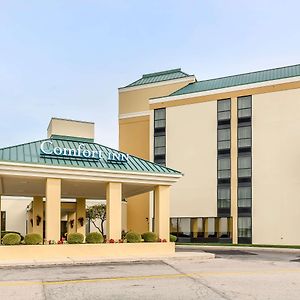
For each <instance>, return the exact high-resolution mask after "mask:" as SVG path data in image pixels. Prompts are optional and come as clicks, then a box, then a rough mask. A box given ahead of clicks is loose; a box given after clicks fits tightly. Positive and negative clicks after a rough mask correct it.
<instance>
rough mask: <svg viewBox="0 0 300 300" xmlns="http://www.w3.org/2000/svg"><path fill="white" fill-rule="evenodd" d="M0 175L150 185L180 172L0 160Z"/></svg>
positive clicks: (169, 181)
mask: <svg viewBox="0 0 300 300" xmlns="http://www.w3.org/2000/svg"><path fill="white" fill-rule="evenodd" d="M0 175H1V176H26V177H27V176H28V177H39V178H60V179H71V180H88V181H102V182H122V183H136V184H151V185H172V184H173V183H175V182H177V181H178V180H179V178H181V177H182V176H183V175H182V174H178V173H176V174H160V173H154V172H153V173H142V172H134V171H132V172H130V171H111V170H106V169H93V168H90V169H86V168H77V167H76V168H70V167H59V166H48V165H34V164H21V163H11V162H0Z"/></svg>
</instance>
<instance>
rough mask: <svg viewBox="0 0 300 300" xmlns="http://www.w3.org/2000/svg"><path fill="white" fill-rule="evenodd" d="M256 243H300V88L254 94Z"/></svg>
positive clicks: (254, 225) (254, 241)
mask: <svg viewBox="0 0 300 300" xmlns="http://www.w3.org/2000/svg"><path fill="white" fill-rule="evenodd" d="M252 122H253V125H252V126H253V127H252V128H253V175H252V176H253V243H254V244H262V243H263V244H298V245H300V233H299V232H300V230H299V229H300V171H299V170H300V168H299V167H300V89H296V90H289V91H281V92H275V93H269V94H262V95H255V96H253V121H252Z"/></svg>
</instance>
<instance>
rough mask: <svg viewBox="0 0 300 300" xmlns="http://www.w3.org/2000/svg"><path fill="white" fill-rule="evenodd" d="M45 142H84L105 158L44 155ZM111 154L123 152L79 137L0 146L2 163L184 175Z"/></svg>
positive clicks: (75, 146)
mask: <svg viewBox="0 0 300 300" xmlns="http://www.w3.org/2000/svg"><path fill="white" fill-rule="evenodd" d="M44 141H51V142H52V143H53V147H60V148H67V149H78V147H79V145H80V144H83V145H84V149H87V150H89V151H99V150H100V151H101V153H102V155H103V159H92V158H84V157H69V156H52V155H51V156H50V155H44V154H41V144H42V143H43V142H44ZM109 153H115V154H118V153H123V154H125V153H124V152H120V151H117V150H114V149H111V148H109V147H106V146H103V145H100V144H97V143H91V142H82V141H78V140H73V141H72V140H70V139H60V138H51V139H45V140H40V141H34V142H31V143H26V144H21V145H17V146H12V147H6V148H2V149H0V162H1V161H2V162H3V161H5V162H17V163H28V164H38V165H51V166H62V167H74V168H77V167H79V168H93V169H105V170H111V171H129V172H144V173H160V174H161V173H162V174H169V175H178V174H181V173H180V172H179V171H176V170H173V169H171V168H167V167H165V166H162V165H159V164H155V163H153V162H150V161H147V160H144V159H141V158H138V157H135V156H132V155H129V158H128V161H127V162H113V161H108V160H107V157H108V154H109Z"/></svg>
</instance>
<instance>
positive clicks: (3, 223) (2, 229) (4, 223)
mask: <svg viewBox="0 0 300 300" xmlns="http://www.w3.org/2000/svg"><path fill="white" fill-rule="evenodd" d="M1 231H6V212H5V211H1Z"/></svg>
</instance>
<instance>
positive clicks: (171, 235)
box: [170, 234, 177, 243]
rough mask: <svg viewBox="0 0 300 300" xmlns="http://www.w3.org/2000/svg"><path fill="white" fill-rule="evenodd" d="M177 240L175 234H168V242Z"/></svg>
mask: <svg viewBox="0 0 300 300" xmlns="http://www.w3.org/2000/svg"><path fill="white" fill-rule="evenodd" d="M176 241H177V236H175V235H173V234H170V242H172V243H175V242H176Z"/></svg>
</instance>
